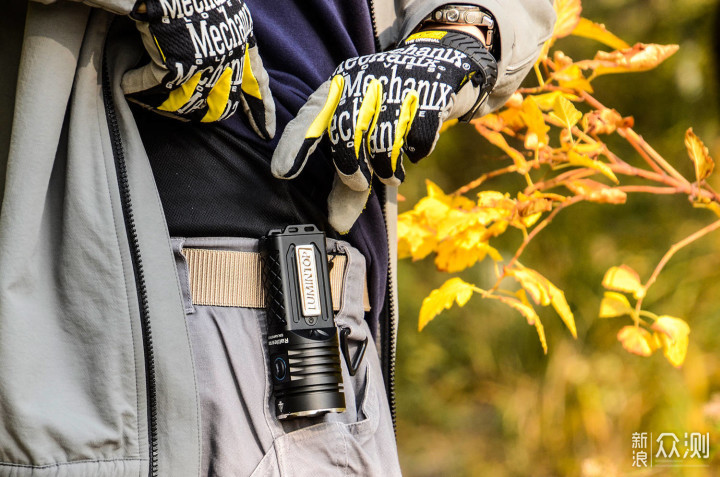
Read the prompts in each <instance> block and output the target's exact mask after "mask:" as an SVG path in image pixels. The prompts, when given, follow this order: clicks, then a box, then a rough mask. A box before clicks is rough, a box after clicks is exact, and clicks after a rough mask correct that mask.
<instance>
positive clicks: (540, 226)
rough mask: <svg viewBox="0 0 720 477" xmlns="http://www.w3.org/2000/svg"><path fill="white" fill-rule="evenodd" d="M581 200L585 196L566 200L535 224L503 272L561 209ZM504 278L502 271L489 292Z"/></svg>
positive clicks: (511, 265) (496, 287)
mask: <svg viewBox="0 0 720 477" xmlns="http://www.w3.org/2000/svg"><path fill="white" fill-rule="evenodd" d="M583 200H585V196H584V195H576V196H574V197H572V198H570V199H568V200H566V201H565V202H562V203H560V205H558V206H557V207H555V209H553V211H552V212H550V214H549V215H548V216H547V217H545V218H544V219H543V220H542V221H541V222H540V223H539V224H537V225H536V226H535V227H534V228H533V229H532V230H531V231H530V233H529V234H527V235H526V236H525V238H524V239H523V242H522V244H520V246H519V247H518V249H517V251H516V252H515V255H514V256H513V258H511V259H510V261H509V262H508V264H507V265H506V266H505V267H503V268H504V269H505V270H507V269H510V268H512V267H513V266H514V265H515V263H516V262H517V261H518V260H519V259H520V256H521V255H522V253H523V252H524V251H525V248H526V247H527V246H528V244H529V243H530V242H531V241H532V239H534V238H535V237H536V236H537V234H539V233H540V231H542V230H543V229H544V228H545V227H547V226H548V225H549V224H550V222H552V221H553V219H554V218H555V216H556V215H557V214H559V213H560V211H561V210H563V209H565V208H567V207H570V206H571V205H573V204H577V203H578V202H581V201H583ZM505 277H506V273H505V271H503V273H502V275H500V277H499V278H498V280H497V282H496V283H495V285H493V287H492V288H491V289H490V291H491V292H492V291H495V290H497V289H498V287H499V286H500V282H501V281H502V280H503V279H504V278H505Z"/></svg>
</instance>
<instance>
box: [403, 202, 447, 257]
mask: <svg viewBox="0 0 720 477" xmlns="http://www.w3.org/2000/svg"><path fill="white" fill-rule="evenodd" d="M397 230H398V257H399V258H407V257H412V259H413V260H420V259H423V258H425V257H427V256H428V255H430V253H432V251H433V250H434V249H435V246H436V245H437V240H436V239H435V234H434V233H433V231H431V230H428V229H427V228H426V227H424V226H423V225H422V224H420V223H418V221H417V220H416V216H415V214H414V213H413V212H404V213H402V214H400V215H399V216H398V225H397Z"/></svg>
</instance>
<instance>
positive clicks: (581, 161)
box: [567, 150, 620, 184]
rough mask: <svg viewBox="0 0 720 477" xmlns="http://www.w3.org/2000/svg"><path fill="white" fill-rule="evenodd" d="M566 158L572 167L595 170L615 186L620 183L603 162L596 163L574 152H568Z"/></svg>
mask: <svg viewBox="0 0 720 477" xmlns="http://www.w3.org/2000/svg"><path fill="white" fill-rule="evenodd" d="M567 158H568V162H569V163H570V164H572V165H573V166H580V167H589V168H590V169H595V170H596V171H598V172H599V173H601V174H602V175H604V176H605V177H607V178H608V179H610V180H611V181H613V182H614V183H616V184H617V183H619V182H620V181H618V178H617V177H616V176H615V173H614V172H613V171H612V169H610V167H609V166H608V165H607V164H605V163H604V162H600V161H596V160H594V159H591V158H589V157H587V156H584V155H582V154H578V153H577V152H575V151H574V150H571V151H569V152H568V155H567Z"/></svg>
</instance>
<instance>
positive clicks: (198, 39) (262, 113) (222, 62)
mask: <svg viewBox="0 0 720 477" xmlns="http://www.w3.org/2000/svg"><path fill="white" fill-rule="evenodd" d="M130 16H131V17H132V18H133V19H134V20H136V22H137V23H136V25H137V28H138V30H139V31H140V33H141V35H142V39H143V44H144V45H145V49H146V50H147V51H148V53H149V54H150V58H151V62H150V63H149V64H148V65H145V66H143V67H141V68H138V69H135V70H132V71H129V72H127V73H126V74H125V75H124V77H123V80H122V87H123V90H124V92H125V94H126V95H127V96H128V99H130V100H132V101H134V102H137V103H140V104H142V105H144V106H146V107H148V108H150V109H152V110H155V111H157V112H161V113H162V114H169V115H172V116H175V117H177V118H180V119H186V120H191V121H202V122H213V121H218V120H221V119H225V118H228V117H229V116H231V115H233V114H235V112H236V111H237V109H238V107H239V106H241V107H242V109H243V111H244V112H245V114H246V115H247V117H248V119H249V122H250V125H251V126H252V128H253V129H254V130H255V132H256V133H257V134H258V135H260V137H263V138H266V139H269V138H272V137H273V135H274V134H275V103H273V99H272V95H271V94H270V88H269V78H268V75H267V72H266V71H265V68H264V67H263V64H262V60H261V59H260V55H259V54H258V49H257V42H256V41H255V36H254V35H253V22H252V18H251V16H250V12H249V10H248V8H247V5H246V4H245V2H243V1H242V0H212V1H207V0H205V1H192V2H190V1H182V2H181V1H179V0H142V1H139V2H138V4H136V6H135V8H134V9H133V12H132V13H131V14H130Z"/></svg>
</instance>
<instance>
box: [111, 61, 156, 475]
mask: <svg viewBox="0 0 720 477" xmlns="http://www.w3.org/2000/svg"><path fill="white" fill-rule="evenodd" d="M102 92H103V102H104V105H105V115H106V118H107V122H108V129H109V130H110V142H111V144H112V151H113V156H114V158H115V170H116V173H117V176H118V185H119V187H120V201H121V205H122V212H123V217H124V219H125V229H126V230H127V235H128V242H129V244H130V255H131V259H132V264H133V270H134V273H135V283H136V287H137V293H138V298H139V302H140V303H139V304H140V324H141V333H142V337H143V347H144V356H145V379H146V386H147V407H148V434H149V435H148V440H149V441H150V476H151V477H156V476H157V475H158V433H157V391H156V384H157V383H156V379H155V351H154V349H153V338H152V329H151V327H150V313H149V312H150V309H149V304H148V295H147V287H146V286H145V272H144V269H143V262H142V257H141V256H140V242H139V240H138V235H137V228H136V226H135V218H134V215H133V207H132V200H131V197H130V185H129V182H128V172H127V166H126V164H125V152H124V150H123V144H122V137H121V135H120V128H119V126H118V120H117V112H116V111H115V104H114V103H113V95H112V88H111V82H110V73H109V70H108V65H107V58H105V55H104V54H103V65H102Z"/></svg>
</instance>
